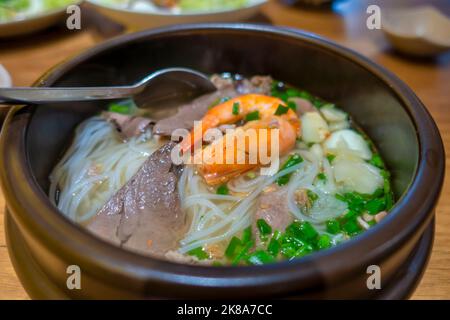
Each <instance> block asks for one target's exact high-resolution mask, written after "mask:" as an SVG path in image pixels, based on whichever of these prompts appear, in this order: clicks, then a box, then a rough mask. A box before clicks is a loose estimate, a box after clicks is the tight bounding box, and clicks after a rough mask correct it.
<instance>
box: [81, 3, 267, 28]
mask: <svg viewBox="0 0 450 320" xmlns="http://www.w3.org/2000/svg"><path fill="white" fill-rule="evenodd" d="M266 2H267V0H249V1H248V3H247V4H246V5H244V6H242V7H240V8H237V9H215V10H209V11H187V12H186V11H184V12H183V11H174V10H168V9H160V8H158V7H156V6H153V5H146V6H139V7H138V9H129V8H127V6H126V5H112V4H109V3H108V2H106V1H105V0H89V1H88V3H89V4H91V5H92V6H93V7H95V9H97V11H98V12H100V13H101V14H103V15H105V16H106V17H108V18H110V19H112V20H114V21H115V22H118V23H120V24H122V25H124V26H127V27H129V28H131V29H133V30H141V29H147V28H155V27H159V26H165V25H174V24H183V23H199V22H237V21H243V20H246V19H248V18H250V17H252V16H254V15H255V14H256V13H258V11H259V9H260V8H261V6H262V5H264V4H265V3H266Z"/></svg>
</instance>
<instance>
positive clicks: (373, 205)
mask: <svg viewBox="0 0 450 320" xmlns="http://www.w3.org/2000/svg"><path fill="white" fill-rule="evenodd" d="M385 208H386V199H385V198H378V199H372V200H370V201H368V202H367V203H366V207H365V209H366V210H367V211H368V212H369V213H370V214H377V213H378V212H380V211H383V210H384V209H385Z"/></svg>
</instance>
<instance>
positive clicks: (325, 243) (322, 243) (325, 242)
mask: <svg viewBox="0 0 450 320" xmlns="http://www.w3.org/2000/svg"><path fill="white" fill-rule="evenodd" d="M329 247H331V238H330V236H329V235H327V234H322V235H321V236H320V237H319V240H317V248H318V249H319V250H322V249H327V248H329Z"/></svg>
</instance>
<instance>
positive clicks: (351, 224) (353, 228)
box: [342, 219, 362, 236]
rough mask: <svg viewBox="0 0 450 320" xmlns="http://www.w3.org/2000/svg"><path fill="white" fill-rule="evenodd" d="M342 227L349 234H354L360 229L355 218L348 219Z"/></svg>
mask: <svg viewBox="0 0 450 320" xmlns="http://www.w3.org/2000/svg"><path fill="white" fill-rule="evenodd" d="M342 229H343V230H344V231H345V232H346V233H347V234H348V235H349V236H354V235H357V234H358V233H360V232H361V231H362V229H361V227H360V226H359V224H358V222H357V221H356V219H350V220H348V221H347V222H346V223H344V225H343V226H342Z"/></svg>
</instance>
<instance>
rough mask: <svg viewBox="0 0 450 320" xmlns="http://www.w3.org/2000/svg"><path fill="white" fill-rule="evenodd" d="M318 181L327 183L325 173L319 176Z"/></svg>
mask: <svg viewBox="0 0 450 320" xmlns="http://www.w3.org/2000/svg"><path fill="white" fill-rule="evenodd" d="M317 179H319V180H321V181H327V176H326V174H325V173H323V172H321V173H319V174H318V175H317Z"/></svg>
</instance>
